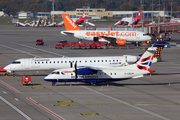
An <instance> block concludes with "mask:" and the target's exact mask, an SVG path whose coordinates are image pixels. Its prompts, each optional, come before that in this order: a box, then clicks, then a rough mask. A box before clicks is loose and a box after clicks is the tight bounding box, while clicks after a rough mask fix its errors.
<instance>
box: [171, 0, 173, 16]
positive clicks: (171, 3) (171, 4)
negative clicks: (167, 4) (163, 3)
mask: <svg viewBox="0 0 180 120" xmlns="http://www.w3.org/2000/svg"><path fill="white" fill-rule="evenodd" d="M172 1H173V0H171V19H172Z"/></svg>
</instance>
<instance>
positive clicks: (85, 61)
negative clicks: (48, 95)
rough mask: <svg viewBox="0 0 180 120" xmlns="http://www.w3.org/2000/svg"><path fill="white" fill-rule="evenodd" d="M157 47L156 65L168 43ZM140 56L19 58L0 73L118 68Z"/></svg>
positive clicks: (136, 59)
mask: <svg viewBox="0 0 180 120" xmlns="http://www.w3.org/2000/svg"><path fill="white" fill-rule="evenodd" d="M156 44H159V46H161V47H159V48H158V49H157V50H156V53H155V56H154V58H153V62H152V63H156V62H157V61H158V58H160V56H161V52H162V50H163V48H164V44H166V45H170V44H169V43H166V42H163V44H161V42H156ZM139 58H140V56H133V55H123V56H102V57H61V58H60V57H58V58H21V59H17V60H15V61H13V62H12V63H11V64H9V65H7V66H5V67H4V68H0V72H7V73H11V72H12V73H14V72H16V71H40V70H56V69H60V68H71V67H73V66H74V65H75V62H77V63H78V65H79V66H87V67H88V66H91V67H99V68H103V67H120V66H127V65H129V64H133V63H135V62H136V61H138V60H139Z"/></svg>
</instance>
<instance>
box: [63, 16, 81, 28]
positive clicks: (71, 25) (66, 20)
mask: <svg viewBox="0 0 180 120" xmlns="http://www.w3.org/2000/svg"><path fill="white" fill-rule="evenodd" d="M63 19H64V25H65V28H66V31H70V30H81V29H80V28H79V27H78V26H77V25H76V24H75V23H74V21H73V20H72V19H71V18H70V17H69V15H68V14H63Z"/></svg>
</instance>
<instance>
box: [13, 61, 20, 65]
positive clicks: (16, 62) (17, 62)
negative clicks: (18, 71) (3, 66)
mask: <svg viewBox="0 0 180 120" xmlns="http://www.w3.org/2000/svg"><path fill="white" fill-rule="evenodd" d="M12 64H21V62H20V61H14V62H12Z"/></svg>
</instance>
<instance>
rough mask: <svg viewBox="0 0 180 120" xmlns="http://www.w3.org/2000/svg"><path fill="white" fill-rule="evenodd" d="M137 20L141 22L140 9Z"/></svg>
mask: <svg viewBox="0 0 180 120" xmlns="http://www.w3.org/2000/svg"><path fill="white" fill-rule="evenodd" d="M137 19H138V20H141V9H140V10H139V13H138V16H137Z"/></svg>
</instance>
